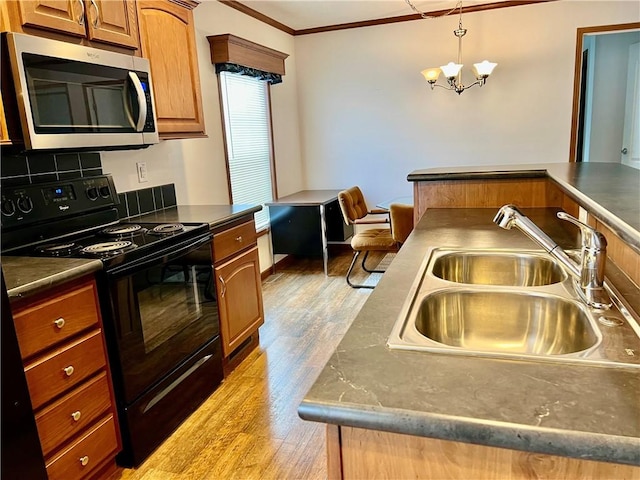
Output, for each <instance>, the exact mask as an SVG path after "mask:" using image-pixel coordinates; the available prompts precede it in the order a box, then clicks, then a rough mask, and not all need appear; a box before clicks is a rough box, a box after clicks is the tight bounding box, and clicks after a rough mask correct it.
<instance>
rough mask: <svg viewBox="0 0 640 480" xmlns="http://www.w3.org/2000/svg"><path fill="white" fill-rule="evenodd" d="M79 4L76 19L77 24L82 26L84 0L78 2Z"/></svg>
mask: <svg viewBox="0 0 640 480" xmlns="http://www.w3.org/2000/svg"><path fill="white" fill-rule="evenodd" d="M78 3H79V4H80V16H79V17H78V23H79V24H80V25H82V26H84V0H78Z"/></svg>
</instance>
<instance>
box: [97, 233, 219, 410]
mask: <svg viewBox="0 0 640 480" xmlns="http://www.w3.org/2000/svg"><path fill="white" fill-rule="evenodd" d="M212 263H213V262H212V258H211V235H210V234H206V235H205V236H201V237H199V238H197V239H196V240H193V239H192V240H189V241H187V242H183V243H181V244H179V245H173V246H172V247H170V248H167V249H165V250H164V251H161V252H157V253H156V254H154V255H153V256H151V257H147V258H142V259H139V260H137V261H136V262H135V264H133V265H127V266H119V267H118V268H117V269H112V270H110V271H107V280H108V294H109V303H110V310H111V312H110V313H111V318H112V320H113V326H114V327H115V328H114V330H115V333H114V335H115V344H116V349H115V350H116V351H117V355H118V361H119V362H118V363H119V364H120V368H121V372H117V373H116V372H114V373H116V377H120V378H119V380H121V383H122V385H121V387H122V390H123V395H124V400H125V403H126V404H130V403H132V402H133V401H134V400H135V399H136V398H138V397H139V396H140V395H141V394H142V393H144V392H145V391H146V390H148V389H149V388H150V387H152V386H153V385H154V384H156V383H157V382H159V381H160V380H162V378H163V377H165V376H167V375H168V374H170V373H171V372H172V371H174V370H175V369H177V368H179V367H180V366H181V365H182V364H183V363H184V362H185V361H186V360H187V359H188V358H189V357H190V356H191V355H193V353H194V352H196V350H198V349H199V348H201V347H202V346H203V345H205V344H206V343H207V342H209V341H211V340H212V339H213V338H215V337H217V336H218V335H219V332H220V328H219V321H218V304H217V299H216V291H215V281H214V276H213V267H212ZM112 347H113V345H112ZM118 373H119V375H118Z"/></svg>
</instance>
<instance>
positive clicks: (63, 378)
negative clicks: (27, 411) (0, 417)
mask: <svg viewBox="0 0 640 480" xmlns="http://www.w3.org/2000/svg"><path fill="white" fill-rule="evenodd" d="M12 313H13V321H14V325H15V329H16V334H17V337H18V345H19V346H20V354H21V356H22V361H23V366H24V372H25V376H26V379H27V386H28V389H29V396H30V398H31V404H32V406H33V409H34V416H35V421H36V426H37V429H38V437H39V439H40V447H41V449H42V452H43V456H44V461H45V465H46V469H47V475H48V477H49V479H50V480H54V479H60V480H76V479H86V478H96V476H99V475H100V473H101V472H106V471H107V470H109V469H110V468H113V467H114V466H115V455H116V454H117V453H118V452H119V451H120V449H121V445H120V432H119V426H118V421H117V414H116V403H115V398H114V394H113V387H112V384H111V375H110V370H109V365H108V363H107V355H106V344H105V339H104V335H103V330H102V319H101V316H100V309H99V306H98V296H97V290H96V283H95V281H94V280H93V279H92V278H84V279H81V280H78V281H73V282H70V283H69V284H67V285H64V286H62V287H58V288H54V289H52V290H49V291H46V292H44V293H42V294H39V295H36V296H34V297H33V298H28V299H25V300H22V301H17V302H15V303H14V304H12Z"/></svg>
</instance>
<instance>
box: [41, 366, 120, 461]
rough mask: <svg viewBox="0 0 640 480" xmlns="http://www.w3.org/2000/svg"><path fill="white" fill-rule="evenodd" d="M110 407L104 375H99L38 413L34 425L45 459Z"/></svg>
mask: <svg viewBox="0 0 640 480" xmlns="http://www.w3.org/2000/svg"><path fill="white" fill-rule="evenodd" d="M110 407H111V396H110V392H109V383H108V381H107V374H106V373H105V372H102V373H100V374H99V375H98V376H97V377H95V378H93V379H91V380H90V381H88V382H86V383H84V384H82V385H81V386H80V387H78V388H76V389H74V390H72V391H71V393H69V394H68V395H65V396H64V397H62V398H61V399H60V400H58V401H57V402H55V403H53V404H52V405H50V406H49V407H47V408H45V409H44V410H42V411H41V412H39V413H38V414H37V415H36V424H37V426H38V435H39V437H40V445H41V446H42V451H43V453H44V454H45V456H47V455H49V453H51V451H52V450H54V449H55V448H56V447H58V446H59V445H61V444H62V443H63V442H65V441H66V440H68V439H69V438H71V437H73V436H74V435H76V434H77V433H79V432H81V431H82V430H84V429H85V428H86V427H87V426H89V425H90V424H91V423H93V422H94V421H95V420H96V419H98V418H99V417H101V416H102V415H104V414H105V413H106V412H107V410H109V408H110Z"/></svg>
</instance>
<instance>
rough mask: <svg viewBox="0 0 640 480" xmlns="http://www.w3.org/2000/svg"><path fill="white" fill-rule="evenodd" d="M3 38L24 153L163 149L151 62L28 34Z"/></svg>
mask: <svg viewBox="0 0 640 480" xmlns="http://www.w3.org/2000/svg"><path fill="white" fill-rule="evenodd" d="M3 35H4V36H5V39H3V43H4V42H6V47H7V50H8V56H9V60H10V62H11V71H12V77H13V84H14V87H15V95H16V99H17V109H18V113H19V115H20V121H21V124H22V133H23V137H24V143H25V149H26V150H57V149H69V148H75V149H87V148H95V149H101V150H108V149H122V148H140V147H144V146H148V145H150V144H153V143H158V131H157V127H156V119H155V115H154V111H155V105H154V99H153V90H152V88H151V85H152V83H151V72H150V68H149V61H148V60H147V59H145V58H140V57H134V56H131V55H123V54H120V53H114V52H110V51H105V50H99V49H96V48H89V47H85V46H82V45H74V44H71V43H66V42H60V41H56V40H50V39H47V38H41V37H35V36H31V35H24V34H18V33H5V34H3ZM2 94H3V96H4V95H5V92H4V91H3V92H2Z"/></svg>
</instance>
